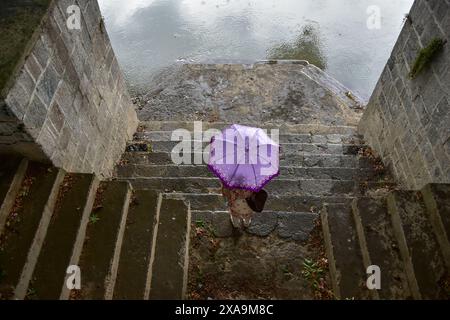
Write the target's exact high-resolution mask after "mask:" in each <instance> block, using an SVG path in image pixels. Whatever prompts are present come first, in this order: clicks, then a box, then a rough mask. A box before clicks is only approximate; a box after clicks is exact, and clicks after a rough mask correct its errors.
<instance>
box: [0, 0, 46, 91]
mask: <svg viewBox="0 0 450 320" xmlns="http://www.w3.org/2000/svg"><path fill="white" fill-rule="evenodd" d="M50 2H51V1H50V0H33V1H11V0H6V1H3V0H2V3H1V4H0V11H1V14H0V92H2V91H3V89H4V87H5V85H6V83H7V82H8V80H9V78H10V77H11V75H12V73H13V72H14V69H15V67H16V65H17V63H18V62H19V60H20V59H21V57H22V55H23V51H24V50H25V49H26V46H27V44H28V41H29V40H30V38H31V36H32V35H33V33H34V31H35V30H36V28H37V27H38V26H39V24H40V22H41V20H42V18H43V16H44V15H45V13H46V12H47V9H48V7H49V5H50Z"/></svg>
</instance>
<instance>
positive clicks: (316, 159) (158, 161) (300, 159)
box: [122, 152, 373, 169]
mask: <svg viewBox="0 0 450 320" xmlns="http://www.w3.org/2000/svg"><path fill="white" fill-rule="evenodd" d="M202 155H203V154H202ZM198 157H199V154H196V153H192V154H191V155H190V157H188V160H189V163H183V164H186V165H189V164H192V165H197V163H196V162H195V161H194V159H196V158H198ZM208 158H209V156H208V155H205V156H204V157H203V161H202V163H200V164H206V163H207V160H208ZM200 159H202V158H200ZM122 163H123V164H136V165H171V164H175V163H174V161H173V160H172V157H171V154H170V153H168V152H136V153H134V152H127V153H125V154H124V155H123V157H122ZM280 165H281V166H297V167H330V168H334V167H344V168H367V169H372V168H373V163H372V161H371V160H370V159H368V158H366V157H359V156H358V157H356V156H353V155H317V154H316V155H314V154H312V155H302V154H289V155H284V154H281V155H280Z"/></svg>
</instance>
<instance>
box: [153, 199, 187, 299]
mask: <svg viewBox="0 0 450 320" xmlns="http://www.w3.org/2000/svg"><path fill="white" fill-rule="evenodd" d="M190 226H191V212H190V209H189V207H188V206H187V205H186V204H185V203H184V202H183V201H182V200H176V199H164V200H162V203H161V206H160V213H159V221H158V223H157V229H155V232H157V233H156V239H155V241H156V242H155V243H156V246H155V247H154V251H153V253H152V260H151V272H150V279H151V280H150V295H149V298H150V299H152V300H166V299H170V300H179V299H184V297H185V293H186V286H187V271H188V264H189V239H190V237H189V235H190Z"/></svg>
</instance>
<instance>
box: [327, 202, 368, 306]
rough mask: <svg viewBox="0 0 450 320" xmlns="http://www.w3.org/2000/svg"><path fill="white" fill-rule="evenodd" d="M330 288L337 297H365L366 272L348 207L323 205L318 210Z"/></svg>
mask: <svg viewBox="0 0 450 320" xmlns="http://www.w3.org/2000/svg"><path fill="white" fill-rule="evenodd" d="M321 219H322V226H323V229H324V239H325V248H326V250H327V256H328V258H329V260H330V261H329V264H330V274H331V281H332V284H333V291H334V293H335V295H336V296H337V298H338V299H352V298H354V299H366V298H368V297H369V290H368V289H367V287H366V286H365V281H366V274H365V268H364V264H363V260H362V256H361V249H360V247H359V243H358V239H357V235H356V229H355V224H354V221H353V216H352V213H351V208H350V207H349V206H342V205H327V206H326V207H325V208H324V209H323V210H322V212H321Z"/></svg>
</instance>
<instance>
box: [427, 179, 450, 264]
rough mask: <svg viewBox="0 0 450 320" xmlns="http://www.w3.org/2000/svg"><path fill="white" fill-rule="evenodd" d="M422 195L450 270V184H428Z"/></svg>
mask: <svg viewBox="0 0 450 320" xmlns="http://www.w3.org/2000/svg"><path fill="white" fill-rule="evenodd" d="M422 195H423V199H424V202H425V205H426V207H427V211H428V214H429V217H430V222H431V224H432V225H433V228H434V233H435V234H436V237H437V239H438V241H439V244H440V246H441V250H442V253H443V255H444V259H445V261H446V265H447V268H450V184H436V183H434V184H429V185H427V186H425V187H424V188H423V189H422Z"/></svg>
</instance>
